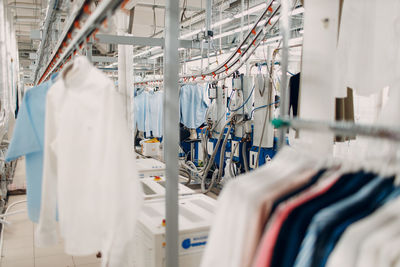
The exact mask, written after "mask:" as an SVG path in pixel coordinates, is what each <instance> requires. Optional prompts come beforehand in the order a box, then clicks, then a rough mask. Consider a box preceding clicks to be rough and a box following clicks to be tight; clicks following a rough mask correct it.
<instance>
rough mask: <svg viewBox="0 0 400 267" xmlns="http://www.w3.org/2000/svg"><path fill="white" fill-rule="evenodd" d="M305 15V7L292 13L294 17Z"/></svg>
mask: <svg viewBox="0 0 400 267" xmlns="http://www.w3.org/2000/svg"><path fill="white" fill-rule="evenodd" d="M303 13H304V7H299V8H296V9H295V10H293V11H292V16H295V15H299V14H303Z"/></svg>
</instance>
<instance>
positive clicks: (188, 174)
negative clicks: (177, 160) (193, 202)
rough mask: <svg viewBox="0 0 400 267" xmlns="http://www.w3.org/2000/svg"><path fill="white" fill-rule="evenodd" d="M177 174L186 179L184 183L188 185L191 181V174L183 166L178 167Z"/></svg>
mask: <svg viewBox="0 0 400 267" xmlns="http://www.w3.org/2000/svg"><path fill="white" fill-rule="evenodd" d="M179 175H181V176H183V177H185V178H187V179H188V180H187V182H186V183H185V185H189V184H190V183H191V182H192V175H191V174H190V172H189V171H188V170H186V169H185V168H179Z"/></svg>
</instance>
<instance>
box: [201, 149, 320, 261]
mask: <svg viewBox="0 0 400 267" xmlns="http://www.w3.org/2000/svg"><path fill="white" fill-rule="evenodd" d="M289 162H290V163H289ZM283 164H285V166H284V165H283ZM313 164H315V162H314V161H312V164H311V161H310V160H309V159H305V158H304V157H299V155H298V154H297V153H295V151H293V149H290V148H287V147H286V148H285V149H284V150H283V151H281V152H280V153H279V154H278V155H277V156H276V157H275V158H274V160H273V161H272V162H271V164H269V165H265V166H262V167H260V168H259V169H256V170H254V171H253V172H251V173H249V174H246V175H244V176H241V177H240V178H238V179H235V180H231V181H230V182H228V183H227V185H225V186H224V189H223V190H222V192H221V195H220V196H219V198H218V203H217V210H216V213H215V214H216V215H215V217H214V221H213V223H212V227H211V230H210V234H209V238H208V241H207V245H206V248H205V251H204V255H203V258H202V262H201V265H200V266H201V267H210V266H218V267H243V265H242V264H243V262H245V261H246V259H247V260H248V257H249V256H250V255H251V251H249V250H250V246H248V242H247V240H248V238H249V231H252V230H254V229H255V228H256V227H255V225H257V222H255V220H254V218H255V215H256V214H258V212H259V211H260V209H261V207H260V204H261V202H262V201H261V200H262V199H263V198H264V197H265V192H266V189H267V188H269V189H272V188H275V186H276V184H277V183H281V182H282V180H284V181H286V182H288V183H290V182H291V181H292V180H293V179H296V178H297V176H296V175H293V174H294V173H296V174H297V173H298V172H299V171H301V170H304V169H307V168H310V165H313ZM283 166H284V167H283Z"/></svg>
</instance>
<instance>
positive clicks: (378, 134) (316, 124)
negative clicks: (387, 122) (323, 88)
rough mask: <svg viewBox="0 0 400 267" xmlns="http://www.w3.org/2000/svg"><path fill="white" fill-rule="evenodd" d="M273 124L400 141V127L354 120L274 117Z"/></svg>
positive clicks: (281, 127)
mask: <svg viewBox="0 0 400 267" xmlns="http://www.w3.org/2000/svg"><path fill="white" fill-rule="evenodd" d="M272 124H273V125H274V126H275V127H276V128H280V129H283V130H284V129H285V128H294V129H304V130H317V131H320V132H333V133H335V134H337V135H341V136H354V135H361V136H367V137H375V138H381V139H387V140H392V141H400V129H396V128H390V127H383V126H372V125H362V124H355V123H352V122H324V121H312V120H302V119H274V120H272Z"/></svg>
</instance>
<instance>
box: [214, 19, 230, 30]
mask: <svg viewBox="0 0 400 267" xmlns="http://www.w3.org/2000/svg"><path fill="white" fill-rule="evenodd" d="M232 20H233V19H232V18H226V19H223V20H220V21H218V22H215V23H214V24H212V25H211V28H217V27H219V26H221V25H224V24H227V23H229V22H231V21H232Z"/></svg>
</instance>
